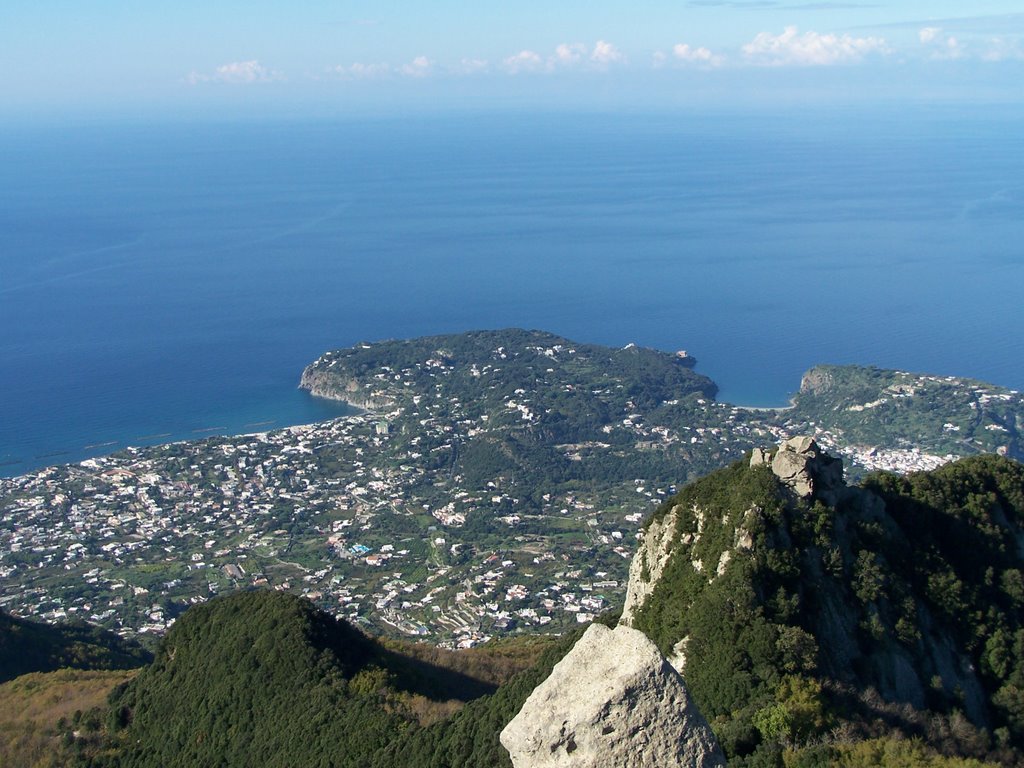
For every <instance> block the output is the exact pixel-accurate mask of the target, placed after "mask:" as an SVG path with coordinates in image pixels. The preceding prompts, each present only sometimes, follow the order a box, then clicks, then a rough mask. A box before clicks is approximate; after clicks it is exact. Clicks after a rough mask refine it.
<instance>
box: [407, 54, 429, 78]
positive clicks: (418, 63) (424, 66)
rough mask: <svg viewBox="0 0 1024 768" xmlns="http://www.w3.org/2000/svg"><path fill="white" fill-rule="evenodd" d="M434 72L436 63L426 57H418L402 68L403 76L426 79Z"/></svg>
mask: <svg viewBox="0 0 1024 768" xmlns="http://www.w3.org/2000/svg"><path fill="white" fill-rule="evenodd" d="M433 70H434V63H433V62H432V61H431V60H430V59H428V58H427V57H426V56H417V57H416V58H415V59H413V60H412V61H411V62H409V63H408V64H406V65H405V66H404V67H402V74H403V75H408V76H409V77H426V76H427V75H429V74H430V73H431V72H433Z"/></svg>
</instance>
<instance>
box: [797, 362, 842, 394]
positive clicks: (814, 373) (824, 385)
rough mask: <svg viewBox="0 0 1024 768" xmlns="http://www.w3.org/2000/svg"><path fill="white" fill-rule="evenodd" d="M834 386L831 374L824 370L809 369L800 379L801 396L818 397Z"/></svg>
mask: <svg viewBox="0 0 1024 768" xmlns="http://www.w3.org/2000/svg"><path fill="white" fill-rule="evenodd" d="M834 385H835V380H834V379H833V377H832V374H831V373H829V372H828V371H827V370H826V369H824V368H811V370H809V371H807V373H805V374H804V375H803V377H802V378H801V379H800V394H801V395H819V394H821V393H822V392H827V391H828V390H830V389H831V388H832V387H833V386H834Z"/></svg>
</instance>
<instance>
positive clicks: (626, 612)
mask: <svg viewBox="0 0 1024 768" xmlns="http://www.w3.org/2000/svg"><path fill="white" fill-rule="evenodd" d="M678 520H679V509H678V507H674V508H673V509H672V510H671V511H670V512H669V513H668V514H667V515H665V517H664V518H662V519H661V520H654V521H652V522H651V524H650V525H649V526H648V527H647V530H646V531H645V532H644V537H643V539H641V540H640V546H639V547H638V548H637V551H636V554H634V555H633V560H632V561H631V562H630V564H629V583H628V585H627V586H626V604H625V605H624V606H623V607H622V619H621V622H622V623H623V624H625V625H626V626H630V627H631V626H633V621H634V620H635V618H636V612H637V611H638V610H639V609H640V607H641V606H642V605H643V604H644V603H645V602H646V601H647V598H648V597H650V595H651V593H652V592H653V591H654V587H655V585H656V584H657V583H658V580H659V579H660V578H661V572H662V571H663V570H664V568H665V564H666V563H667V562H668V558H669V555H670V554H671V553H672V541H673V539H674V538H675V531H676V523H677V522H678Z"/></svg>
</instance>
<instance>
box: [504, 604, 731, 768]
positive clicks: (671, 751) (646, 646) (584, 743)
mask: <svg viewBox="0 0 1024 768" xmlns="http://www.w3.org/2000/svg"><path fill="white" fill-rule="evenodd" d="M501 743H502V745H504V747H505V749H507V750H508V751H509V754H510V755H511V757H512V763H513V765H514V766H515V768H546V767H548V766H550V767H552V768H553V767H554V766H560V767H563V768H590V767H593V768H599V767H600V768H661V766H664V767H665V768H669V767H671V768H680V767H682V766H686V767H688V768H718V767H719V766H724V765H725V758H724V757H723V755H722V752H721V749H720V748H719V746H718V743H717V742H716V741H715V737H714V734H713V733H712V732H711V729H710V727H709V726H708V724H707V722H706V721H705V720H704V718H703V717H702V716H701V714H700V712H698V711H697V708H696V706H695V705H694V704H693V702H692V701H691V700H690V697H689V694H688V693H687V692H686V686H685V685H684V684H683V680H682V678H681V677H680V676H679V674H678V673H677V672H676V671H675V670H674V669H673V668H672V666H671V665H670V664H669V663H668V662H667V661H665V658H664V657H663V656H662V655H661V653H660V652H659V651H658V648H657V646H655V645H654V643H652V642H651V641H650V640H648V639H647V636H646V635H644V634H643V633H642V632H640V631H639V630H636V629H632V628H630V627H626V626H622V625H620V626H618V627H616V628H615V629H614V630H611V629H608V628H607V627H605V626H603V625H600V624H594V625H591V627H590V628H589V629H588V630H587V631H586V633H585V634H584V635H583V637H581V638H580V640H579V641H578V642H577V643H576V645H575V646H574V647H573V649H572V650H571V651H570V652H569V654H568V655H566V657H565V658H564V659H562V660H561V661H560V662H559V663H558V664H556V665H555V667H554V669H553V670H552V672H551V675H550V676H549V677H548V679H547V680H545V681H544V682H543V683H542V684H541V685H539V686H538V687H537V688H536V689H535V690H534V692H533V693H532V694H530V697H529V698H528V699H527V700H526V703H525V704H524V705H523V708H522V710H520V712H519V714H518V715H516V717H515V719H513V720H512V722H510V723H509V724H508V725H507V726H506V727H505V729H504V730H503V731H502V732H501Z"/></svg>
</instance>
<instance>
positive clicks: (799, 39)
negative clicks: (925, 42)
mask: <svg viewBox="0 0 1024 768" xmlns="http://www.w3.org/2000/svg"><path fill="white" fill-rule="evenodd" d="M886 52H888V49H887V47H886V44H885V40H883V39H882V38H880V37H852V36H851V35H836V34H832V33H829V34H820V33H818V32H804V33H803V34H800V33H799V31H798V30H797V28H796V27H786V28H785V30H783V32H782V34H781V35H773V34H771V33H770V32H760V33H758V35H757V36H756V37H755V38H754V39H753V40H752V41H751V42H749V43H747V44H746V45H744V46H743V53H744V54H745V55H746V56H747V57H748V58H749V59H750V60H751V61H752V62H754V63H756V64H761V65H765V66H781V65H786V64H795V65H799V66H824V65H829V64H843V63H850V62H856V61H860V60H861V59H863V58H864V57H865V56H867V55H869V54H872V53H886Z"/></svg>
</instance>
